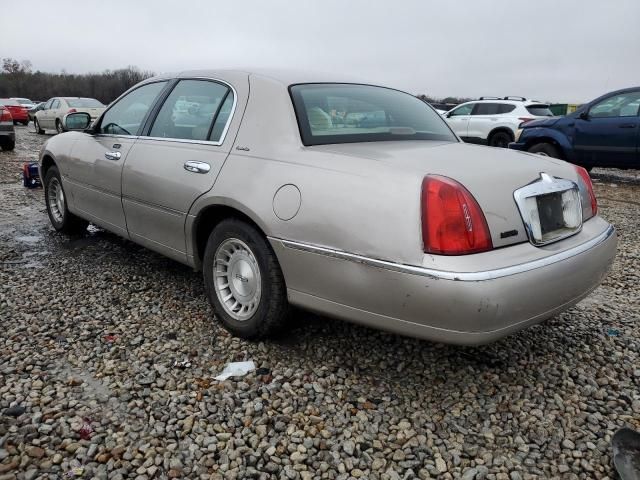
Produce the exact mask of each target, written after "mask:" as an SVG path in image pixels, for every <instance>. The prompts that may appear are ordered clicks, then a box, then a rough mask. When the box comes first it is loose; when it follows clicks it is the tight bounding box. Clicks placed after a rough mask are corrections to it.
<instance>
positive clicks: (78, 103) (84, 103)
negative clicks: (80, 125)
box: [66, 98, 104, 108]
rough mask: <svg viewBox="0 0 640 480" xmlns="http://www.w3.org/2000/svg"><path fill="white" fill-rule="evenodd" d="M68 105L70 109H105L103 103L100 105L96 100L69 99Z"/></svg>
mask: <svg viewBox="0 0 640 480" xmlns="http://www.w3.org/2000/svg"><path fill="white" fill-rule="evenodd" d="M66 100H67V103H68V104H69V106H70V107H75V108H100V107H104V105H103V104H102V103H100V102H99V101H98V100H96V99H95V98H67V99H66Z"/></svg>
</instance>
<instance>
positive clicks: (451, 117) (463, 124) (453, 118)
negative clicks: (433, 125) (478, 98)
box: [446, 103, 475, 139]
mask: <svg viewBox="0 0 640 480" xmlns="http://www.w3.org/2000/svg"><path fill="white" fill-rule="evenodd" d="M474 105H475V103H465V104H463V105H460V106H459V107H456V108H454V109H453V110H451V111H450V112H449V113H447V115H446V119H447V123H448V124H449V126H450V127H451V129H452V130H453V131H454V132H455V133H456V135H458V136H459V137H461V138H462V139H465V138H467V131H468V127H469V118H470V117H471V112H472V110H473V107H474Z"/></svg>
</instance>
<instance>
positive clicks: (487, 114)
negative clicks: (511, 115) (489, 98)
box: [467, 102, 500, 143]
mask: <svg viewBox="0 0 640 480" xmlns="http://www.w3.org/2000/svg"><path fill="white" fill-rule="evenodd" d="M499 109H500V104H499V103H488V102H482V103H477V104H476V106H475V108H474V109H473V110H472V112H471V115H470V116H469V122H468V123H467V137H468V141H472V142H475V143H480V142H482V141H486V140H487V137H488V135H489V132H490V131H491V130H492V129H493V128H494V126H497V125H498V123H499V117H498V111H499Z"/></svg>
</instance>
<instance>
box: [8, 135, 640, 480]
mask: <svg viewBox="0 0 640 480" xmlns="http://www.w3.org/2000/svg"><path fill="white" fill-rule="evenodd" d="M17 136H18V144H17V148H16V151H15V152H13V153H9V152H2V153H0V182H1V183H0V201H1V202H2V209H1V210H0V279H1V285H2V289H1V290H0V319H1V327H2V330H3V333H2V335H1V336H0V397H1V399H0V480H8V479H14V478H17V479H34V478H51V479H53V478H56V479H57V478H63V477H65V478H70V477H75V478H80V477H82V478H93V477H95V478H99V479H106V478H110V479H116V480H117V479H123V478H138V479H146V478H149V479H150V478H203V479H204V478H214V479H215V478H238V479H244V478H265V479H266V478H289V479H312V478H339V479H346V478H370V479H400V478H402V479H405V478H406V479H409V478H444V479H447V478H464V479H473V478H476V479H482V478H486V479H506V480H518V479H528V478H569V479H572V478H615V473H614V471H613V468H612V464H611V450H610V440H611V437H612V435H613V433H614V432H615V431H616V430H617V429H618V428H620V427H623V426H630V427H634V428H640V393H639V389H638V386H639V385H640V342H639V340H640V326H639V323H638V320H639V318H638V317H639V313H640V297H639V288H638V285H640V270H639V267H638V257H639V255H640V245H639V240H638V239H639V236H638V234H637V232H638V229H639V228H640V216H639V213H638V212H639V211H640V209H639V208H638V207H639V206H640V172H638V171H627V172H623V171H617V170H606V171H605V170H596V171H594V174H593V176H594V179H595V181H596V188H597V193H598V195H599V198H600V208H601V212H602V215H603V216H604V217H605V218H607V219H608V220H609V221H611V222H613V223H614V224H615V225H616V227H617V229H618V232H619V234H620V245H619V253H618V257H617V260H616V262H615V264H614V267H613V271H612V273H611V275H610V276H609V277H608V278H607V279H606V280H605V282H604V284H603V285H602V286H601V287H600V288H598V289H597V290H596V291H595V292H594V293H593V294H592V295H591V296H590V297H589V298H587V299H586V300H584V301H583V302H582V303H580V304H579V305H577V306H576V307H575V308H572V309H571V310H569V311H567V312H566V313H563V314H561V315H559V316H557V317H556V318H554V319H552V320H550V321H548V322H546V323H545V324H543V325H540V326H536V327H533V328H530V329H528V330H526V331H524V332H521V333H519V334H517V335H514V336H512V337H510V338H507V339H505V340H503V341H500V342H498V343H495V344H492V345H489V346H484V347H479V348H460V347H451V346H445V345H440V344H433V343H429V342H424V341H418V340H413V339H408V338H403V337H399V336H396V335H392V334H388V333H383V332H378V331H375V330H371V329H367V328H363V327H359V326H354V325H350V324H347V323H344V322H339V321H334V320H330V319H326V318H320V317H317V316H314V315H311V314H308V313H304V312H298V313H296V315H295V317H294V321H293V322H292V328H291V329H290V331H289V332H287V333H286V334H285V335H283V336H282V337H280V338H278V339H275V340H273V341H269V342H261V343H251V342H247V341H243V340H238V339H236V338H233V337H231V336H229V335H228V334H227V333H226V332H225V330H223V329H222V328H221V327H219V326H218V325H217V324H216V323H214V322H212V320H211V319H212V312H211V309H210V307H209V305H208V303H207V301H206V300H205V297H204V292H203V288H202V279H201V276H200V274H197V273H194V272H192V271H191V270H190V269H188V268H187V267H184V266H182V265H179V264H177V263H174V262H172V261H170V260H166V259H164V258H163V257H161V256H159V255H156V254H154V253H152V252H150V251H147V250H145V249H143V248H141V247H138V246H136V245H135V244H133V243H130V242H127V241H125V240H121V239H119V238H118V237H116V236H114V235H112V234H109V233H107V232H104V231H102V230H99V229H91V231H90V232H89V233H88V234H87V235H86V236H84V237H80V238H72V239H69V238H65V237H64V236H61V235H58V234H57V233H55V232H54V231H53V229H52V228H51V227H50V226H49V222H48V220H47V218H46V214H45V212H44V206H43V202H42V191H41V190H33V191H31V190H29V191H28V190H26V189H23V188H22V187H21V185H20V184H19V166H20V164H21V163H22V162H23V161H25V160H28V159H34V158H36V156H37V152H38V150H39V147H40V145H41V143H42V142H43V140H44V139H45V138H46V137H42V136H38V135H36V134H35V133H33V131H32V125H30V126H29V128H28V129H27V128H23V127H17ZM183 360H188V361H189V362H190V363H191V366H190V367H188V368H180V365H177V366H174V362H175V361H178V362H180V361H183ZM237 360H253V361H255V363H256V365H257V366H258V367H259V368H260V369H259V370H258V371H257V372H254V373H250V374H249V375H247V376H245V377H243V378H240V379H230V380H227V381H224V382H218V381H215V380H214V379H213V377H214V376H215V375H216V374H218V373H219V372H220V371H221V370H222V369H223V368H224V366H225V365H226V364H227V362H230V361H237Z"/></svg>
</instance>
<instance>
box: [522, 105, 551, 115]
mask: <svg viewBox="0 0 640 480" xmlns="http://www.w3.org/2000/svg"><path fill="white" fill-rule="evenodd" d="M527 111H528V112H529V113H530V114H531V115H535V116H537V117H553V112H552V111H551V110H549V105H529V106H528V107H527Z"/></svg>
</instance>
